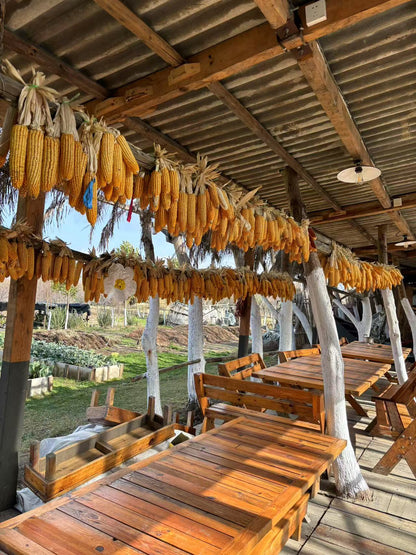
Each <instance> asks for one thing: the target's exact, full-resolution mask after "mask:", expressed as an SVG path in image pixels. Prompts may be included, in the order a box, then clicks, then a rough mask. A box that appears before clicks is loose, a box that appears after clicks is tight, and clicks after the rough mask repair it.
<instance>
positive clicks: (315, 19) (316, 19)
mask: <svg viewBox="0 0 416 555" xmlns="http://www.w3.org/2000/svg"><path fill="white" fill-rule="evenodd" d="M305 18H306V25H307V26H308V27H312V25H317V24H318V23H322V22H323V21H326V19H327V18H326V0H318V2H313V3H312V4H307V5H306V6H305Z"/></svg>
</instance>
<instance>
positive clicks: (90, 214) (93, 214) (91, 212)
mask: <svg viewBox="0 0 416 555" xmlns="http://www.w3.org/2000/svg"><path fill="white" fill-rule="evenodd" d="M85 176H86V177H87V176H88V177H91V179H93V186H92V208H87V220H88V221H89V223H90V224H91V225H92V226H93V227H94V226H95V223H96V221H97V180H96V179H95V178H94V176H93V175H91V174H89V172H87V173H86V174H85ZM91 179H90V181H91ZM90 181H88V183H86V186H87V187H88V184H89V182H90Z"/></svg>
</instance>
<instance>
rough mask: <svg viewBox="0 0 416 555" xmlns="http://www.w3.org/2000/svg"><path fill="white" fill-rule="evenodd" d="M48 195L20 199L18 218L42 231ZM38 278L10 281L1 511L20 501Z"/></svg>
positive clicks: (0, 419)
mask: <svg viewBox="0 0 416 555" xmlns="http://www.w3.org/2000/svg"><path fill="white" fill-rule="evenodd" d="M44 206H45V195H44V194H43V193H41V194H40V195H39V197H38V198H37V199H36V200H32V199H23V198H19V202H18V206H17V214H16V219H17V220H26V221H27V223H28V225H29V226H30V227H31V228H32V231H33V233H35V234H36V235H41V234H42V228H43V210H44ZM36 285H37V280H36V278H33V279H31V280H28V279H27V278H26V277H22V278H20V279H18V280H17V281H15V280H11V281H10V289H9V299H8V304H7V320H6V332H5V336H4V350H3V362H2V367H1V377H0V510H4V509H7V508H9V507H12V506H13V505H14V503H15V501H16V486H17V472H18V451H19V444H20V438H21V432H22V426H23V415H24V408H25V400H26V386H27V380H28V376H29V362H30V348H31V344H32V332H33V318H34V314H35V299H36Z"/></svg>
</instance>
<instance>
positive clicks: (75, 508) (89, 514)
mask: <svg viewBox="0 0 416 555" xmlns="http://www.w3.org/2000/svg"><path fill="white" fill-rule="evenodd" d="M82 499H83V498H82V497H80V498H78V500H77V501H71V502H69V503H67V504H66V505H64V506H63V507H62V508H61V509H60V510H61V512H63V513H65V514H67V515H69V516H72V517H74V518H76V519H78V520H80V521H81V522H85V524H88V525H89V526H91V527H92V528H95V529H96V530H99V531H100V532H103V533H104V534H109V535H111V536H112V537H114V538H116V539H117V540H119V541H121V542H124V543H125V544H127V545H129V546H130V547H132V548H134V549H138V550H139V552H141V553H147V554H148V555H152V554H153V553H158V554H159V555H172V554H174V555H180V554H183V553H186V552H185V551H183V550H182V549H178V548H176V547H174V546H172V545H168V544H166V543H165V542H163V541H160V540H158V539H156V538H154V537H153V536H151V535H148V534H146V533H143V532H141V531H139V530H137V528H134V527H130V526H128V525H126V524H124V523H123V522H120V521H119V520H116V519H115V518H111V517H108V516H107V515H105V514H103V513H101V512H97V511H95V510H93V509H90V508H89V507H87V506H86V505H85V504H83V503H80V502H79V501H80V500H82ZM89 553H91V551H90V552H89Z"/></svg>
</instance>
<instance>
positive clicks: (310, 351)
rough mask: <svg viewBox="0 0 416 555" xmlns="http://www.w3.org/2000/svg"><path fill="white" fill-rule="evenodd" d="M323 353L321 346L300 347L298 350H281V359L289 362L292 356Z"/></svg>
mask: <svg viewBox="0 0 416 555" xmlns="http://www.w3.org/2000/svg"><path fill="white" fill-rule="evenodd" d="M319 354H321V350H320V349H319V347H311V348H310V349H299V350H297V351H279V353H278V356H279V361H280V362H287V361H288V360H290V359H292V358H298V357H310V356H316V355H319Z"/></svg>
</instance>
